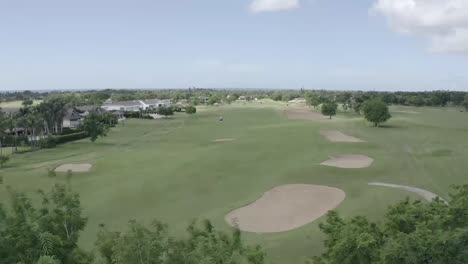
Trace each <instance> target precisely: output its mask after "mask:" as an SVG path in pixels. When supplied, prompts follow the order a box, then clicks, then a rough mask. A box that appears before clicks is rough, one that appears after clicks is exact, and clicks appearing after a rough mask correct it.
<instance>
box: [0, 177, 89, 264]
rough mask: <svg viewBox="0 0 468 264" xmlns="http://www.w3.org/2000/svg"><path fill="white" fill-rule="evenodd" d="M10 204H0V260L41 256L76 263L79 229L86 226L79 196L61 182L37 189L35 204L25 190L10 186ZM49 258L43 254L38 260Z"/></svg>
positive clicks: (31, 260) (33, 260) (17, 260)
mask: <svg viewBox="0 0 468 264" xmlns="http://www.w3.org/2000/svg"><path fill="white" fill-rule="evenodd" d="M9 191H10V197H11V206H9V207H8V208H9V210H6V209H5V208H4V207H3V206H2V204H0V260H1V261H4V262H1V263H24V264H33V263H36V262H37V261H39V259H40V258H41V256H49V257H50V258H53V259H56V260H57V261H59V262H58V263H75V262H73V261H72V259H71V258H72V257H73V256H75V255H76V252H75V251H76V250H77V242H78V238H79V233H80V231H82V230H83V229H84V227H85V226H86V222H87V219H86V218H84V217H83V216H82V209H81V205H80V201H79V197H78V195H77V194H76V193H73V192H71V190H70V189H69V188H67V187H65V186H62V185H56V186H54V187H53V188H52V190H51V191H50V192H48V193H45V192H43V191H40V192H39V195H40V196H41V197H42V203H41V205H39V206H34V203H33V202H32V200H31V199H29V198H28V197H26V196H25V195H24V194H22V193H19V192H16V191H14V190H11V189H9ZM50 258H47V257H43V258H42V260H41V261H42V262H41V263H49V262H45V261H46V260H50Z"/></svg>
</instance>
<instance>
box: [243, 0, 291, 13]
mask: <svg viewBox="0 0 468 264" xmlns="http://www.w3.org/2000/svg"><path fill="white" fill-rule="evenodd" d="M298 7H299V0H253V2H252V3H251V4H250V7H249V9H250V11H251V12H253V13H260V12H274V11H281V10H290V9H295V8H298Z"/></svg>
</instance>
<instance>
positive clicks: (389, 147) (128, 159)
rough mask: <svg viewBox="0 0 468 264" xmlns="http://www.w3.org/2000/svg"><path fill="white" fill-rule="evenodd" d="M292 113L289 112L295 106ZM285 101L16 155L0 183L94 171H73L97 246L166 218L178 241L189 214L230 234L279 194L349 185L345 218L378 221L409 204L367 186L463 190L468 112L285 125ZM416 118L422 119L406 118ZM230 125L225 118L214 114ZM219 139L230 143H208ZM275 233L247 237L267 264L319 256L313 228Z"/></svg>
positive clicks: (319, 240)
mask: <svg viewBox="0 0 468 264" xmlns="http://www.w3.org/2000/svg"><path fill="white" fill-rule="evenodd" d="M289 107H291V104H290V106H289ZM284 108H286V106H285V104H282V103H274V102H271V101H263V102H262V103H260V102H252V103H245V104H243V103H239V104H233V105H230V106H220V107H201V108H199V112H198V113H197V114H196V115H193V116H187V115H185V114H178V115H176V116H175V117H174V118H172V119H167V120H164V119H162V120H127V121H126V122H125V126H121V125H119V126H118V127H116V128H114V129H113V130H112V132H111V133H110V134H109V135H108V137H106V138H103V139H98V141H97V142H96V143H94V144H93V143H91V142H90V141H89V140H81V141H76V142H73V143H69V144H65V145H61V146H59V147H57V148H55V149H48V150H41V151H36V152H30V153H24V154H18V155H14V156H13V158H12V160H11V161H10V163H8V165H7V168H5V169H3V170H0V174H1V175H4V185H3V186H0V201H1V200H4V199H6V198H7V194H6V190H5V186H6V185H11V186H13V187H14V188H15V189H18V190H23V191H27V192H33V191H34V190H36V189H38V188H42V189H49V188H50V186H51V185H52V184H53V183H55V182H65V178H66V176H65V175H58V176H57V177H56V178H49V177H48V176H47V169H48V168H53V167H55V166H57V165H60V164H63V163H70V162H91V163H93V164H94V167H93V169H92V171H91V172H90V173H86V174H76V173H75V174H73V176H72V179H71V183H72V186H73V188H74V190H75V191H78V192H79V193H80V194H81V200H82V204H83V207H84V213H85V215H86V216H88V217H89V223H88V226H87V228H86V230H85V231H84V232H83V234H82V236H81V240H80V243H81V245H82V246H83V247H85V248H87V249H89V248H91V247H92V246H93V243H94V241H95V237H96V232H97V230H98V225H99V224H100V223H106V224H107V225H108V226H109V227H110V228H113V229H122V228H124V227H125V226H126V224H127V222H128V220H129V219H137V220H141V221H144V222H149V220H151V219H153V218H158V219H160V220H163V221H166V222H168V223H169V224H170V225H171V227H172V230H173V232H174V233H175V234H182V233H183V231H184V228H185V227H186V226H187V224H188V223H189V222H190V221H191V220H192V219H194V218H209V219H211V220H212V221H213V222H214V224H215V225H216V226H217V227H218V228H219V229H224V230H228V229H229V226H228V225H227V224H226V223H225V222H224V216H225V214H226V213H228V212H229V211H230V210H232V209H234V208H238V207H240V206H242V205H244V204H246V203H249V202H251V201H253V200H255V199H257V198H258V197H260V196H261V195H262V193H263V192H265V191H267V190H269V189H271V188H272V187H274V186H277V185H281V184H289V183H310V184H323V185H329V186H334V187H338V188H341V189H343V190H344V191H345V192H346V194H347V197H346V199H345V201H344V202H343V203H342V204H341V205H340V206H339V208H338V211H339V212H340V213H342V214H343V215H345V216H353V215H358V214H362V215H366V216H369V217H370V218H371V219H374V220H378V219H381V217H382V216H383V214H384V212H385V210H386V208H387V206H388V205H390V204H392V203H394V202H396V201H398V200H401V199H403V198H404V197H406V196H410V197H412V198H416V197H417V196H415V195H413V194H411V193H408V192H405V191H402V190H397V189H390V188H388V189H387V188H383V187H370V186H367V183H368V182H370V181H382V182H389V183H396V184H406V185H411V186H416V187H420V188H424V189H427V190H430V191H432V192H434V193H436V194H439V195H441V196H442V197H444V198H447V194H448V193H449V191H450V185H452V184H461V183H466V182H467V180H466V171H467V170H468V163H467V162H466V161H467V160H468V152H467V151H466V150H467V149H468V141H467V140H466V138H467V135H468V113H460V112H458V111H456V110H454V109H438V108H411V107H392V110H395V111H399V112H394V113H393V118H392V120H391V121H390V122H389V123H387V124H386V127H384V128H373V127H371V126H370V125H368V124H366V122H364V121H363V120H362V118H360V117H356V116H353V115H351V114H346V115H343V114H340V115H339V116H338V117H337V118H335V119H334V120H331V121H329V120H324V121H301V120H287V119H285V117H284V115H283V109H284ZM404 111H407V112H417V113H406V112H404ZM219 116H224V119H225V121H224V122H219V121H217V120H218V117H219ZM322 129H337V130H340V131H342V132H344V133H347V134H350V135H353V136H355V137H358V138H361V139H364V140H366V141H367V142H366V143H360V144H349V143H331V142H327V141H325V140H324V139H323V138H322V137H321V136H320V134H319V132H320V130H322ZM216 138H237V139H238V140H237V141H234V142H225V143H212V142H211V140H213V139H216ZM333 154H364V155H368V156H371V157H373V158H374V159H375V162H374V164H373V165H372V166H371V167H370V168H366V169H357V170H346V169H338V168H330V167H324V166H319V165H318V164H319V163H320V162H321V161H323V160H325V159H327V157H328V156H329V155H333ZM321 220H323V218H321V219H319V220H318V221H315V222H313V223H311V224H308V225H306V226H304V227H301V228H299V229H296V230H293V231H290V232H284V233H277V234H263V235H259V234H252V233H245V234H244V238H245V239H246V240H247V241H248V242H249V243H260V244H261V245H262V246H263V247H264V248H265V249H266V250H267V253H268V260H269V261H270V262H271V263H303V261H304V260H305V259H306V258H307V257H308V256H312V255H315V254H319V253H320V252H321V251H322V250H323V245H322V244H323V235H322V234H321V232H320V231H319V229H318V223H319V222H320V221H321Z"/></svg>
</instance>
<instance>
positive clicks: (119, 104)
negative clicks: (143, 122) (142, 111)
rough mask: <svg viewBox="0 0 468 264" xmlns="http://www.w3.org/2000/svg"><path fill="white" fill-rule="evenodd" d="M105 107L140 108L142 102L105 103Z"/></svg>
mask: <svg viewBox="0 0 468 264" xmlns="http://www.w3.org/2000/svg"><path fill="white" fill-rule="evenodd" d="M104 105H105V106H110V105H112V106H142V105H143V104H142V102H141V101H139V100H133V101H117V102H105V103H104Z"/></svg>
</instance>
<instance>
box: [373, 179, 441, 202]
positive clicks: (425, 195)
mask: <svg viewBox="0 0 468 264" xmlns="http://www.w3.org/2000/svg"><path fill="white" fill-rule="evenodd" d="M368 184H369V185H372V186H383V187H390V188H397V189H401V190H405V191H409V192H413V193H415V194H417V195H419V196H421V197H422V198H424V199H425V200H427V201H432V200H434V199H435V198H436V197H439V198H440V199H441V200H442V201H444V202H445V203H447V201H445V200H444V199H442V197H440V196H438V195H437V194H435V193H432V192H430V191H426V190H423V189H419V188H416V187H411V186H406V185H398V184H391V183H383V182H370V183H368Z"/></svg>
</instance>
